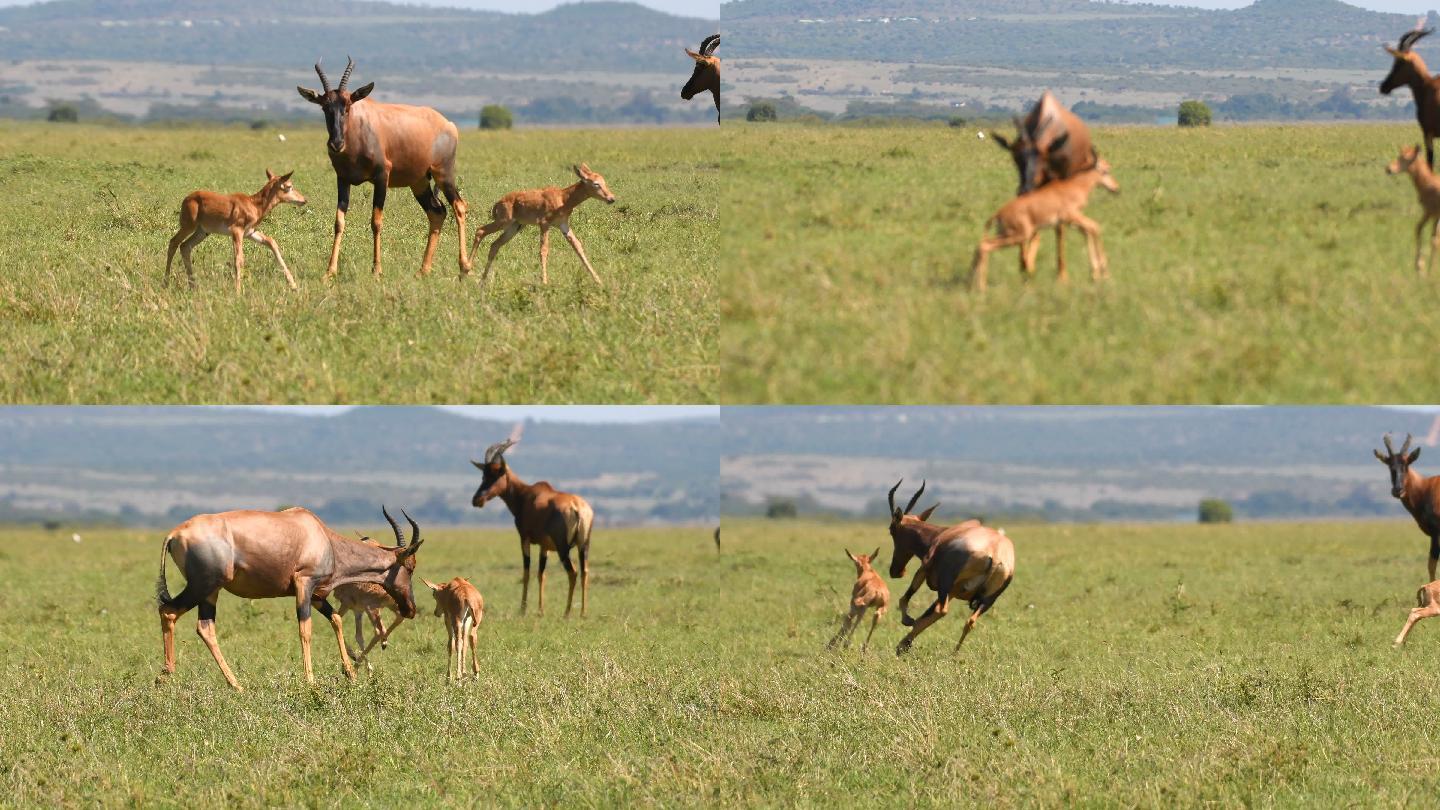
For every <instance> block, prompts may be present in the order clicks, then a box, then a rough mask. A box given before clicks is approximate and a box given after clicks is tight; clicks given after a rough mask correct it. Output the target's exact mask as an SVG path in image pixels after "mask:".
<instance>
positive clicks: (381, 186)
mask: <svg viewBox="0 0 1440 810" xmlns="http://www.w3.org/2000/svg"><path fill="white" fill-rule="evenodd" d="M370 182H371V184H372V185H373V186H374V187H375V196H374V198H373V203H372V206H371V208H370V235H371V236H372V237H373V238H374V240H375V248H374V251H375V253H374V255H375V259H374V263H373V264H371V266H370V274H371V275H373V276H379V275H380V274H381V269H380V231H381V229H383V228H384V227H385V192H386V191H388V190H389V185H390V177H389V176H388V175H382V176H379V177H375V178H372V179H371V181H370Z"/></svg>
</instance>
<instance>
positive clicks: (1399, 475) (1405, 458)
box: [1375, 433, 1420, 498]
mask: <svg viewBox="0 0 1440 810" xmlns="http://www.w3.org/2000/svg"><path fill="white" fill-rule="evenodd" d="M1409 451H1410V434H1409V433H1406V434H1405V443H1404V444H1402V445H1400V452H1398V453H1397V452H1395V448H1394V447H1392V446H1391V445H1390V434H1389V433H1386V434H1385V452H1384V453H1381V452H1380V451H1379V450H1376V451H1375V458H1378V459H1380V463H1381V464H1384V465H1385V466H1387V467H1389V468H1390V494H1391V495H1392V496H1394V497H1396V498H1403V497H1405V479H1406V477H1407V476H1408V473H1409V472H1410V465H1411V464H1414V463H1415V460H1416V459H1418V458H1420V448H1418V447H1417V448H1415V451H1414V452H1413V453H1410V454H1409V455H1406V453H1407V452H1409Z"/></svg>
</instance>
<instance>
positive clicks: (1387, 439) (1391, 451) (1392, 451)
mask: <svg viewBox="0 0 1440 810" xmlns="http://www.w3.org/2000/svg"><path fill="white" fill-rule="evenodd" d="M1385 452H1387V453H1389V454H1390V455H1392V456H1393V455H1395V446H1394V445H1392V444H1390V434H1389V433H1386V434H1385Z"/></svg>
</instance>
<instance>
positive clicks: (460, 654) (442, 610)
mask: <svg viewBox="0 0 1440 810" xmlns="http://www.w3.org/2000/svg"><path fill="white" fill-rule="evenodd" d="M420 581H421V582H424V583H425V585H426V587H428V588H429V589H430V593H431V594H433V595H434V596H435V615H436V616H444V617H445V629H446V630H447V631H449V633H450V653H449V656H448V657H447V658H446V659H445V677H446V678H447V679H449V678H451V675H450V661H451V660H454V661H455V675H454V677H453V680H457V681H460V680H464V679H465V645H466V644H469V645H470V666H471V669H473V670H474V672H473V674H474V675H476V676H479V674H480V657H479V655H477V654H476V652H475V639H476V637H477V636H479V635H480V632H479V627H480V622H481V620H483V619H484V618H485V600H484V599H483V598H482V597H481V596H480V591H478V590H476V588H475V586H474V585H471V584H470V583H469V582H466V581H465V580H463V579H461V578H460V577H455V578H454V579H452V580H450V581H449V582H447V583H445V584H444V585H436V584H435V583H433V582H431V581H430V580H428V579H425V578H424V577H421V579H420Z"/></svg>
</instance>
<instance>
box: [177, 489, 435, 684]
mask: <svg viewBox="0 0 1440 810" xmlns="http://www.w3.org/2000/svg"><path fill="white" fill-rule="evenodd" d="M423 542H424V541H423V540H420V539H418V531H417V538H416V539H415V540H414V542H412V543H410V544H409V545H405V546H396V547H395V548H384V547H378V546H373V545H369V544H367V543H362V542H360V541H359V540H351V539H349V538H348V537H343V536H341V535H339V534H336V533H335V532H334V531H331V530H330V528H329V527H328V526H326V525H325V524H324V523H321V522H320V518H318V517H316V516H315V515H314V514H312V513H311V512H310V511H309V510H308V509H301V508H299V507H292V508H290V509H286V510H285V511H283V512H257V511H252V510H248V509H243V510H237V511H233V512H220V513H217V514H213V515H196V516H195V517H192V518H190V519H189V520H187V521H185V522H184V523H181V524H180V525H179V526H176V527H175V528H174V529H172V530H171V531H170V533H169V534H168V535H166V536H165V542H164V544H163V545H162V546H161V551H160V577H159V579H158V580H157V581H156V583H155V599H156V601H157V602H158V603H159V608H160V634H161V638H162V640H163V642H164V647H165V667H164V669H163V670H162V672H161V675H162V677H163V676H165V675H169V674H171V673H173V672H174V671H175V622H176V620H178V619H179V618H180V617H181V616H182V615H184V614H185V612H186V611H188V610H190V609H191V608H194V607H199V609H200V621H199V622H198V623H197V625H196V632H197V633H199V635H200V639H201V640H202V641H204V642H205V646H206V647H208V648H209V649H210V654H211V655H212V656H214V657H215V663H216V664H218V665H219V666H220V672H221V673H222V674H223V675H224V676H225V680H226V681H228V682H229V683H230V685H231V686H232V687H234V688H235V689H236V691H240V682H239V681H237V680H235V675H234V674H233V673H232V672H231V671H230V666H229V665H228V664H226V663H225V657H224V656H223V655H221V654H220V645H219V644H218V643H217V642H216V638H215V603H216V600H218V599H219V598H220V591H221V589H222V588H223V589H224V590H227V591H229V592H230V593H233V594H235V595H236V596H239V597H242V598H244V599H269V598H274V597H280V596H293V597H294V598H295V616H296V618H297V619H298V620H299V623H300V653H301V657H302V658H303V659H304V661H305V680H306V682H308V683H314V682H315V675H314V673H313V672H312V670H311V667H310V609H311V608H312V607H313V608H315V609H316V610H319V611H320V615H322V616H324V617H325V618H327V619H329V620H330V624H331V626H332V627H333V628H334V630H335V641H336V643H337V644H339V646H340V663H341V665H342V666H343V667H344V668H345V674H346V676H347V677H349V678H350V679H351V680H354V678H355V670H354V668H353V667H351V666H350V656H349V654H348V653H347V652H346V651H345V631H344V625H343V624H342V623H341V621H340V617H339V616H338V615H336V614H335V611H334V609H332V608H331V607H330V604H329V602H327V601H326V599H325V597H327V596H328V595H329V594H330V593H331V591H333V590H334V589H335V588H337V587H339V586H340V585H344V584H345V583H347V582H372V583H375V584H378V585H380V586H381V587H382V588H384V589H385V593H386V594H388V595H389V596H390V598H391V599H393V600H395V604H396V605H398V606H399V607H400V615H401V616H404V617H405V618H408V619H413V618H414V617H415V599H414V597H413V595H412V594H411V590H410V575H411V573H412V572H413V571H414V570H415V552H416V551H417V550H419V548H420V544H421V543H423ZM166 555H168V556H169V557H170V559H172V560H174V561H175V565H176V566H178V567H179V568H180V570H181V571H184V572H185V589H184V590H182V591H181V592H180V594H179V595H178V596H173V597H172V596H171V595H170V589H169V587H168V586H167V585H166V583H165V557H166Z"/></svg>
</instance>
